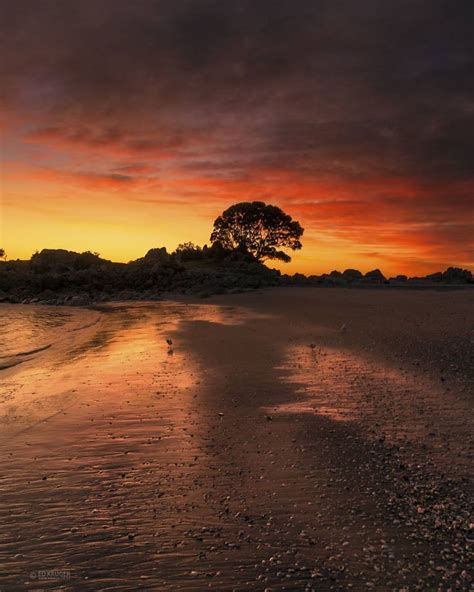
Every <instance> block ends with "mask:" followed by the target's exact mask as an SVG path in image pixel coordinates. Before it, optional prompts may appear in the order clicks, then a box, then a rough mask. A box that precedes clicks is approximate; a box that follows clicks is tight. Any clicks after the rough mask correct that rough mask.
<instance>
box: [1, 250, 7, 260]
mask: <svg viewBox="0 0 474 592" xmlns="http://www.w3.org/2000/svg"><path fill="white" fill-rule="evenodd" d="M0 259H4V260H5V261H6V260H7V254H6V253H5V249H0Z"/></svg>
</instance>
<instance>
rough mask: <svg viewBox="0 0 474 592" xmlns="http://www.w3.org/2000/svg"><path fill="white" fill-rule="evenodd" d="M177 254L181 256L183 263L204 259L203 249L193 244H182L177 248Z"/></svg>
mask: <svg viewBox="0 0 474 592" xmlns="http://www.w3.org/2000/svg"><path fill="white" fill-rule="evenodd" d="M175 253H176V255H178V256H179V258H180V260H181V261H195V260H198V259H202V257H203V252H202V249H201V247H200V246H198V245H195V244H194V243H191V242H187V243H181V244H180V245H178V246H177V247H176V251H175Z"/></svg>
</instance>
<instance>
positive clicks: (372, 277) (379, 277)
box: [364, 269, 386, 284]
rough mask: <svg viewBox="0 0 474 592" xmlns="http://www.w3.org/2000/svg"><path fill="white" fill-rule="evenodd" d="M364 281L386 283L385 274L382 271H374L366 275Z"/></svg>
mask: <svg viewBox="0 0 474 592" xmlns="http://www.w3.org/2000/svg"><path fill="white" fill-rule="evenodd" d="M364 279H365V280H366V281H369V282H371V283H376V284H377V283H380V284H382V283H384V282H385V281H386V279H385V276H384V274H383V273H382V272H381V271H380V269H373V270H372V271H368V272H367V273H366V274H365V275H364Z"/></svg>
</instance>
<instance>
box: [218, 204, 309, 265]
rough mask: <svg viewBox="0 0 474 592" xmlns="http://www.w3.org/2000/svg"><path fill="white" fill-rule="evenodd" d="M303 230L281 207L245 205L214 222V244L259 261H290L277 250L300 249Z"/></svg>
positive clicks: (226, 212) (228, 211) (231, 209)
mask: <svg viewBox="0 0 474 592" xmlns="http://www.w3.org/2000/svg"><path fill="white" fill-rule="evenodd" d="M303 232H304V229H303V228H301V226H300V224H299V222H296V220H293V219H292V218H291V216H289V215H288V214H285V212H283V211H282V210H281V209H280V208H278V207H276V206H271V205H267V204H265V203H263V202H262V201H253V202H242V203H238V204H235V205H233V206H231V207H230V208H228V209H227V210H225V212H223V213H222V214H221V215H220V216H219V217H218V218H217V219H216V220H215V222H214V230H213V232H212V234H211V241H212V243H220V244H221V245H222V247H224V248H225V249H243V250H246V251H248V252H249V253H251V254H252V255H253V256H254V257H255V258H256V259H257V260H258V261H263V260H264V259H279V260H280V261H285V262H288V261H291V257H289V256H288V255H287V254H286V253H285V252H284V251H279V250H278V248H281V247H286V248H288V249H292V250H296V249H301V247H302V244H301V242H300V238H301V237H302V235H303Z"/></svg>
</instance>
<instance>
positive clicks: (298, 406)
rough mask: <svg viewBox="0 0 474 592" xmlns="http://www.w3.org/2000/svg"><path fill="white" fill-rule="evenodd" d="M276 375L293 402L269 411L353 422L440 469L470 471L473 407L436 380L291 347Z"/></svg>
mask: <svg viewBox="0 0 474 592" xmlns="http://www.w3.org/2000/svg"><path fill="white" fill-rule="evenodd" d="M279 370H280V371H282V372H283V380H285V381H288V382H289V383H290V384H294V385H295V387H296V388H295V400H293V401H291V402H288V403H284V404H282V405H279V406H278V407H277V408H274V409H272V411H273V412H277V413H292V414H295V413H296V414H299V413H316V414H318V415H321V416H324V417H329V418H330V419H332V420H334V421H343V422H355V423H357V424H358V425H361V426H365V430H366V432H367V433H368V434H372V435H373V436H374V437H377V438H380V437H382V438H384V439H387V441H389V442H403V443H405V444H412V445H418V446H419V447H421V448H423V449H424V450H425V451H426V450H428V452H429V455H430V458H432V459H434V460H437V461H438V462H439V463H440V465H441V466H442V468H443V469H444V470H449V471H453V470H454V469H455V467H457V468H459V469H460V470H461V471H462V472H464V473H465V472H466V471H469V467H470V466H471V463H472V450H471V449H470V447H469V446H467V445H466V444H467V443H468V442H469V440H470V437H471V434H472V432H473V428H474V426H473V419H472V414H471V412H470V410H471V404H470V402H469V401H468V400H466V398H465V397H461V396H459V395H458V393H456V392H451V390H450V388H449V387H444V388H443V387H442V386H440V384H439V381H438V382H435V381H433V380H432V379H430V378H429V377H427V376H422V375H420V374H416V373H413V372H407V371H406V369H403V368H394V367H391V366H390V365H388V364H387V363H385V364H384V363H382V362H380V361H378V362H376V361H374V360H371V359H369V358H368V357H367V356H363V355H360V354H356V353H354V352H351V351H348V350H343V349H335V348H331V347H325V348H324V349H321V350H319V351H317V352H313V351H308V348H305V347H304V346H292V347H289V348H288V350H287V353H286V357H285V361H284V363H283V364H282V365H281V366H280V367H279ZM441 384H442V383H441Z"/></svg>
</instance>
